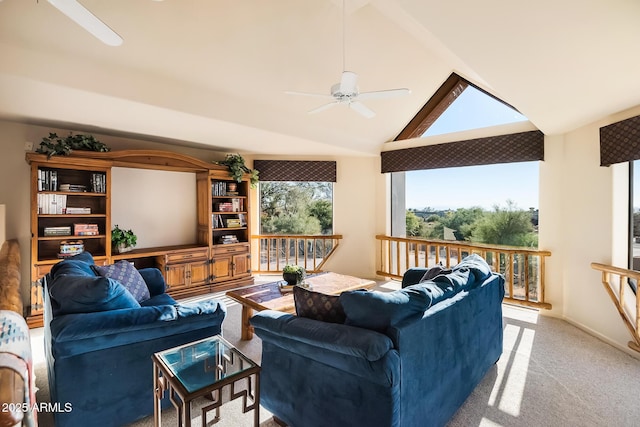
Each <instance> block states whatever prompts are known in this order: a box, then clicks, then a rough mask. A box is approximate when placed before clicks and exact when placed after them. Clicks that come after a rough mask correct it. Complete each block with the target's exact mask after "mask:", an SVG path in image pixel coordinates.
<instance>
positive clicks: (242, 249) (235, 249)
mask: <svg viewBox="0 0 640 427" xmlns="http://www.w3.org/2000/svg"><path fill="white" fill-rule="evenodd" d="M247 252H249V245H234V246H222V245H219V246H214V247H213V252H212V256H213V257H215V256H218V255H234V254H242V253H247Z"/></svg>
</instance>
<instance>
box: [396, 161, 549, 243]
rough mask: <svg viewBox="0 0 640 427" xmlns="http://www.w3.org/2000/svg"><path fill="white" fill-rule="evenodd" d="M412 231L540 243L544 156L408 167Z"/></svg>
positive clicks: (434, 235)
mask: <svg viewBox="0 0 640 427" xmlns="http://www.w3.org/2000/svg"><path fill="white" fill-rule="evenodd" d="M405 200H406V235H407V236H418V237H425V238H429V239H439V240H457V241H471V242H476V243H486V244H495V245H510V246H528V247H535V248H537V246H538V162H523V163H508V164H498V165H484V166H468V167H460V168H448V169H431V170H425V171H411V172H405Z"/></svg>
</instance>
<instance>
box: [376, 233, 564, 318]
mask: <svg viewBox="0 0 640 427" xmlns="http://www.w3.org/2000/svg"><path fill="white" fill-rule="evenodd" d="M376 240H378V241H379V242H380V251H379V258H378V260H377V269H378V271H377V274H378V275H380V276H384V277H390V278H394V279H402V275H403V274H404V272H405V271H406V270H407V269H409V268H411V267H433V266H435V265H437V264H440V265H443V266H445V267H447V268H449V267H453V266H454V265H456V264H457V263H458V262H460V260H462V259H463V258H464V257H466V256H468V255H470V254H472V253H475V254H478V255H480V256H482V257H483V258H484V259H485V260H486V261H487V263H488V264H489V265H490V266H491V268H492V269H493V271H496V272H499V273H502V274H503V275H504V277H505V283H506V285H505V287H506V289H505V291H506V295H505V298H504V300H505V302H510V303H514V304H519V305H524V306H529V307H536V308H546V309H551V304H549V303H547V302H546V301H545V299H544V278H545V257H548V256H551V252H549V251H540V250H537V249H530V248H521V247H513V246H496V245H484V244H475V243H470V242H458V241H445V240H427V239H423V238H403V237H390V236H384V235H377V236H376Z"/></svg>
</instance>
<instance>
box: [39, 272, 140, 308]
mask: <svg viewBox="0 0 640 427" xmlns="http://www.w3.org/2000/svg"><path fill="white" fill-rule="evenodd" d="M49 296H50V297H51V308H52V311H53V316H54V317H55V316H59V315H62V314H70V313H93V312H96V311H108V310H118V309H123V308H139V307H140V304H138V301H136V300H135V298H134V297H133V295H131V293H130V292H129V291H128V290H126V289H125V287H124V286H122V285H121V284H120V283H118V282H117V281H115V280H113V279H109V278H107V277H97V276H93V277H91V276H69V275H61V276H57V277H56V278H55V279H54V280H53V282H52V283H51V286H50V287H49Z"/></svg>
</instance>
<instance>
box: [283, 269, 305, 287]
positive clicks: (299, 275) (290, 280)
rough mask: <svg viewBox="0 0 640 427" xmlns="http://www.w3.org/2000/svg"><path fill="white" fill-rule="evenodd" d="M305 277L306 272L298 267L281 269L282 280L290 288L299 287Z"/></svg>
mask: <svg viewBox="0 0 640 427" xmlns="http://www.w3.org/2000/svg"><path fill="white" fill-rule="evenodd" d="M305 277H307V272H306V271H305V269H304V268H303V267H300V266H299V265H285V266H284V268H283V269H282V278H283V279H284V280H285V281H286V282H287V284H288V285H290V286H293V285H299V284H300V283H302V281H303V280H304V278H305Z"/></svg>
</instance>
